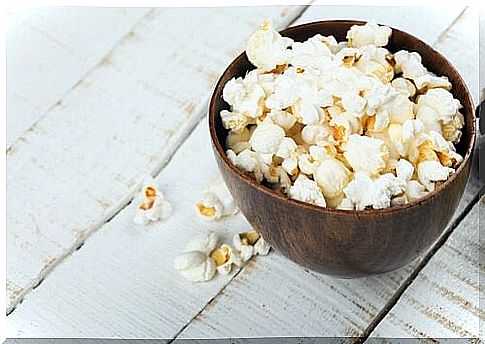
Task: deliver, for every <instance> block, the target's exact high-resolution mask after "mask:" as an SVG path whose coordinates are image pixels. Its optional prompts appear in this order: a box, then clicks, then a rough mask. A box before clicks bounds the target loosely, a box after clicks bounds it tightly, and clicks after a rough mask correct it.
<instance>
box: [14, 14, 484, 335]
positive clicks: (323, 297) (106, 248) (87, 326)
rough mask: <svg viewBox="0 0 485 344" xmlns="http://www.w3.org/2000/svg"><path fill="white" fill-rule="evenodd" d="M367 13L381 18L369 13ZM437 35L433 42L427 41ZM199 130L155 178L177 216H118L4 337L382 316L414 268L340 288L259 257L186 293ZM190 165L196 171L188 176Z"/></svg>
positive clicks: (285, 329)
mask: <svg viewBox="0 0 485 344" xmlns="http://www.w3.org/2000/svg"><path fill="white" fill-rule="evenodd" d="M345 9H346V10H347V9H348V8H345ZM384 10H385V11H386V13H389V15H390V16H391V15H394V17H395V18H396V19H395V20H394V21H396V23H397V24H399V18H400V16H399V14H401V17H403V18H404V17H405V16H404V15H402V13H400V12H399V11H397V10H396V11H395V12H393V11H388V8H385V9H381V11H384ZM312 11H313V8H310V10H308V11H307V12H306V13H305V14H304V15H303V17H302V18H301V20H305V18H308V17H309V16H311V15H312ZM328 11H330V9H327V10H326V11H325V12H328ZM459 12H460V11H458V13H459ZM321 13H322V12H319V14H318V15H319V17H318V19H321V17H320V15H321ZM340 13H342V10H340ZM360 13H361V14H362V13H363V12H360ZM393 13H394V14H393ZM424 13H426V12H424ZM458 13H457V14H458ZM362 15H364V14H362ZM366 15H367V18H368V17H370V16H374V15H376V16H377V15H379V16H385V14H382V13H381V14H379V13H378V11H375V9H372V8H370V10H369V12H368V13H367V14H366ZM307 16H308V17H307ZM444 17H445V18H447V17H446V16H444ZM435 18H440V16H431V15H430V16H429V20H435ZM316 19H317V18H316ZM453 19H454V18H451V19H450V20H449V21H446V20H443V23H440V25H441V26H440V27H441V28H442V29H443V30H444V29H445V28H446V27H447V26H449V24H450V23H451V21H452V20H453ZM412 23H413V25H414V24H415V23H416V22H415V21H413V22H412ZM397 24H396V26H397V27H399V26H398V25H397ZM399 25H401V24H399ZM402 25H405V21H404V20H403V23H402ZM408 25H411V23H409V24H408ZM426 27H427V28H429V26H426ZM248 30H251V29H248ZM413 30H418V28H414V29H413ZM424 30H425V28H423V29H421V31H424ZM433 30H434V26H433ZM411 32H412V31H411ZM440 33H441V32H437V33H436V34H433V35H430V37H431V36H432V37H431V38H430V39H429V40H428V41H429V42H433V40H436V39H437V37H438V36H439V34H440ZM433 37H434V38H433ZM234 55H235V54H234ZM234 55H233V56H234ZM229 60H230V58H229V59H228V61H226V62H224V63H226V64H227V63H228V62H229ZM224 66H225V65H222V66H220V68H221V70H220V71H222V68H223V67H224ZM204 126H205V122H203V123H201V124H200V125H199V127H198V128H197V130H196V131H195V132H193V134H192V135H191V136H190V137H189V139H188V141H187V142H186V143H185V144H184V146H182V147H181V148H180V150H179V151H178V152H177V154H176V155H175V156H174V157H173V159H172V161H171V162H170V164H169V165H168V166H167V167H166V168H165V169H164V170H163V171H162V174H161V175H160V178H159V180H161V181H162V183H163V185H164V190H165V189H166V190H167V198H168V199H169V200H170V201H171V202H172V203H173V204H174V210H175V212H174V217H173V218H171V219H170V220H169V221H167V222H163V223H158V224H155V225H153V226H151V227H148V228H146V229H140V228H137V227H135V226H134V225H133V224H132V223H131V217H132V215H133V208H132V206H131V205H130V206H129V207H128V208H125V209H124V210H122V211H121V212H120V213H119V214H118V215H117V216H116V217H115V218H114V219H113V220H112V221H110V222H109V223H108V224H106V225H105V226H103V227H102V228H101V230H100V231H98V232H97V233H96V235H93V236H91V237H90V238H89V239H88V240H87V241H86V243H85V244H84V246H83V247H82V248H81V249H80V250H79V251H77V252H76V253H75V254H73V255H72V257H69V258H68V259H66V260H65V261H64V262H63V263H62V264H60V265H59V266H57V268H56V269H54V270H53V271H51V273H50V274H49V275H48V277H47V278H46V279H45V281H44V282H43V283H42V284H41V285H40V286H39V287H38V288H36V289H35V290H33V291H32V292H31V293H30V294H29V295H28V297H27V298H26V299H25V301H24V302H23V303H22V305H20V306H19V307H18V308H17V309H16V310H15V311H14V312H13V313H11V314H10V316H8V318H7V322H8V323H7V326H8V329H9V334H8V335H9V336H23V337H31V336H42V335H44V336H50V337H56V336H65V337H69V336H73V335H74V336H78V337H83V336H97V337H107V336H118V337H119V336H126V337H132V338H133V337H136V336H142V337H144V338H146V337H156V338H160V337H162V338H170V337H173V336H175V335H176V334H177V333H179V332H180V331H183V332H182V336H181V337H192V338H193V337H207V336H209V337H215V336H216V337H223V336H228V335H229V336H232V335H234V334H242V335H244V334H246V335H249V336H258V335H261V336H268V335H271V334H275V335H282V334H284V333H289V335H297V334H298V333H301V334H302V335H303V336H311V335H312V334H320V335H326V336H330V335H332V334H335V335H338V336H343V335H345V334H350V335H356V334H359V333H362V331H363V329H365V328H366V327H367V326H368V325H369V323H370V322H371V321H372V319H374V318H375V315H376V314H377V313H379V312H380V311H382V309H385V307H386V305H387V304H388V302H389V300H390V299H392V297H393V296H394V294H395V291H396V289H397V288H398V287H399V286H400V285H401V283H402V282H403V280H404V279H405V277H406V276H408V275H409V274H410V273H411V272H412V270H413V268H414V267H415V266H416V265H417V263H418V262H415V263H414V264H411V265H409V266H408V267H406V268H405V269H402V270H400V271H396V272H394V273H391V274H388V275H385V278H384V276H380V277H373V278H366V279H359V280H338V279H333V278H330V277H324V276H322V275H318V274H314V273H310V272H307V271H305V270H304V269H302V268H300V267H298V266H296V265H295V264H293V263H289V262H288V260H286V259H284V258H282V257H280V256H278V255H276V254H270V255H269V256H267V257H256V259H255V260H254V261H252V262H251V263H250V264H249V265H248V266H246V267H245V268H244V270H243V271H241V272H240V273H239V274H238V275H237V276H236V277H235V278H234V279H232V280H231V278H232V277H233V276H229V277H223V278H219V277H220V276H219V277H218V278H217V279H215V280H214V281H211V282H209V283H206V284H200V285H198V284H197V285H192V284H187V282H186V281H184V280H182V279H181V278H180V277H179V276H178V275H177V273H176V272H175V271H174V270H173V269H172V268H171V262H172V261H171V258H172V257H173V255H174V254H175V252H178V250H179V249H180V247H182V246H183V244H184V243H185V242H186V240H187V239H188V238H189V237H190V236H191V235H193V233H195V231H198V230H201V229H202V228H212V227H211V226H208V225H206V224H203V223H200V222H199V221H198V220H196V217H195V215H194V213H192V214H190V212H191V207H192V204H193V203H194V202H195V201H196V200H197V195H198V194H199V192H200V191H201V188H202V186H203V185H204V183H206V181H208V180H210V179H212V178H215V177H216V175H217V172H216V166H215V162H214V160H213V158H212V155H211V152H210V149H209V141H208V139H209V138H208V135H207V127H205V128H204ZM184 152H185V153H184ZM190 159H192V160H193V161H194V166H195V167H194V168H190V169H188V168H187V165H188V163H187V161H192V160H190ZM172 166H173V167H172ZM479 187H480V186H479V185H477V184H476V183H474V182H472V183H470V184H469V185H468V187H467V191H466V193H465V195H464V197H463V199H462V201H461V203H460V206H459V209H458V212H457V213H456V214H455V216H458V215H460V214H462V213H463V212H464V210H465V208H466V205H468V204H469V203H470V202H471V201H472V200H473V199H474V197H475V195H476V194H477V192H478V189H479ZM246 226H247V223H246V222H245V221H244V220H243V219H242V218H241V217H240V216H238V217H236V218H234V219H231V220H230V221H224V222H222V223H220V224H217V225H216V228H215V229H218V230H221V231H222V232H224V231H227V233H229V232H232V231H234V230H240V229H246V228H247V227H246ZM231 281H232V282H231ZM229 282H231V283H230V284H228V283H229ZM217 295H219V296H217ZM178 300H183V302H178ZM192 318H194V320H192Z"/></svg>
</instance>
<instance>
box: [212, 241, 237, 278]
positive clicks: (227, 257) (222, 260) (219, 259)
mask: <svg viewBox="0 0 485 344" xmlns="http://www.w3.org/2000/svg"><path fill="white" fill-rule="evenodd" d="M210 256H211V258H212V259H214V262H215V263H216V269H217V272H219V273H220V274H223V275H227V274H229V273H230V272H231V270H232V265H233V264H234V265H236V266H242V263H243V262H242V259H241V257H240V255H239V253H237V252H236V251H235V250H233V249H232V247H231V246H230V245H228V244H222V245H221V247H219V248H216V249H215V250H214V251H212V252H211V254H210Z"/></svg>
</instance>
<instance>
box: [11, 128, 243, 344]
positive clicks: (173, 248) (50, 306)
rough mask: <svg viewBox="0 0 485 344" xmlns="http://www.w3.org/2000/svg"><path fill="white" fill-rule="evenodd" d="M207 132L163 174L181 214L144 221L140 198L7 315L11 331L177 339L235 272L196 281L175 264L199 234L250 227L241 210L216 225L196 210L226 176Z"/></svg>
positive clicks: (188, 145) (26, 334)
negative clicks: (138, 211) (136, 219)
mask: <svg viewBox="0 0 485 344" xmlns="http://www.w3.org/2000/svg"><path fill="white" fill-rule="evenodd" d="M207 133H208V128H207V121H205V120H204V121H202V122H201V123H200V124H199V125H198V127H197V128H196V130H195V131H194V132H193V133H192V135H191V136H190V137H189V138H188V139H187V140H186V141H185V142H184V144H183V145H182V146H181V147H180V149H179V150H178V151H177V153H176V154H175V155H174V157H173V158H172V161H171V163H170V164H169V165H168V166H167V167H166V168H164V169H163V170H162V172H161V174H160V175H159V176H158V178H157V180H158V181H159V182H160V183H161V185H162V190H163V192H164V195H165V196H166V198H167V200H168V201H169V202H170V203H171V204H172V206H173V215H172V216H171V217H170V218H169V219H168V220H167V221H164V222H155V223H153V224H151V225H149V226H146V227H143V226H137V225H135V224H134V223H133V216H134V214H135V207H136V205H135V204H130V205H129V206H128V207H126V208H125V209H123V211H121V212H120V213H119V214H118V215H117V216H116V217H114V218H113V220H111V221H110V222H109V223H107V224H106V225H104V226H103V227H102V229H100V230H99V231H98V232H97V233H96V235H93V236H91V237H90V238H88V239H87V241H86V242H85V244H84V246H83V247H82V248H81V249H79V250H78V251H76V252H75V253H74V254H73V255H72V256H71V257H69V258H67V259H65V260H64V261H63V262H62V263H61V264H59V265H58V266H57V267H56V268H55V269H54V270H53V271H51V272H50V273H49V275H48V276H47V277H46V279H45V280H44V281H43V283H42V284H41V285H40V286H39V287H37V288H35V289H34V290H32V291H31V292H30V293H29V294H28V295H27V296H26V298H25V300H24V301H23V302H22V304H20V305H18V307H17V309H15V311H13V312H12V313H11V314H10V315H9V316H8V317H7V320H8V330H9V332H8V334H7V336H8V337H52V338H56V337H96V338H103V337H123V338H172V337H174V336H175V334H176V333H177V332H178V331H179V330H180V329H181V328H182V327H183V326H185V325H186V324H187V323H189V322H190V320H191V319H192V318H193V317H194V316H195V315H196V314H197V313H198V312H199V310H200V309H202V308H203V307H204V306H205V305H206V304H207V302H208V301H209V300H210V299H212V298H213V297H215V296H216V295H217V294H218V293H219V292H220V290H221V289H222V288H223V287H224V286H225V285H226V284H227V283H228V282H229V281H230V280H231V278H232V277H233V276H230V275H229V276H224V275H216V277H215V279H213V280H211V281H210V282H206V283H192V282H189V281H187V280H185V279H184V278H183V277H182V276H181V275H180V274H179V272H178V271H176V270H175V269H174V268H173V267H172V264H173V259H174V257H175V256H176V255H177V254H179V253H180V252H182V250H183V248H184V246H185V245H186V243H187V242H188V241H189V239H190V238H191V237H193V236H194V235H195V234H196V233H201V232H202V231H205V230H214V231H217V232H218V233H220V235H221V239H227V240H228V239H229V238H230V237H231V235H230V233H235V232H237V231H245V230H247V229H248V228H249V224H248V223H247V222H246V220H245V219H244V217H243V216H242V215H240V214H239V215H237V216H234V217H230V218H227V219H224V220H222V221H220V222H214V223H208V222H206V221H204V220H202V219H200V218H199V215H198V214H197V213H196V210H195V204H196V203H197V202H198V201H200V197H201V196H202V192H203V189H204V187H205V186H206V185H207V184H208V183H210V182H212V181H213V180H214V179H217V178H218V176H219V173H218V170H217V166H216V163H215V161H214V158H213V155H212V151H211V147H210V142H209V137H208V135H207ZM187 166H190V168H187Z"/></svg>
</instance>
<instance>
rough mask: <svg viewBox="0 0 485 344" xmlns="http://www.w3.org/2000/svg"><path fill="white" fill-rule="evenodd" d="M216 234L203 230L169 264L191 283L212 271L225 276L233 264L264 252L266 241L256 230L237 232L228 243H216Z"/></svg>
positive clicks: (208, 278) (266, 251)
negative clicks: (231, 242) (231, 241)
mask: <svg viewBox="0 0 485 344" xmlns="http://www.w3.org/2000/svg"><path fill="white" fill-rule="evenodd" d="M218 240H219V239H218V236H217V234H216V233H214V232H206V233H204V234H199V235H197V236H195V237H194V238H192V239H191V240H190V241H189V242H188V243H187V245H186V247H185V250H184V252H183V253H181V254H179V255H178V256H176V257H175V259H174V262H173V266H174V268H175V269H176V270H178V271H179V272H180V273H181V274H182V276H183V277H185V278H186V279H188V280H189V281H193V282H204V281H208V280H210V279H212V278H213V277H214V275H215V274H216V272H218V273H220V274H223V275H227V274H229V273H230V272H231V271H232V267H233V265H236V266H237V267H242V266H243V265H244V263H245V262H247V261H248V260H249V259H251V257H252V256H254V255H256V254H259V255H267V254H268V253H269V250H270V246H269V245H268V243H267V242H266V241H265V240H264V239H263V238H262V237H261V235H260V234H259V233H258V232H256V231H249V232H244V233H238V234H236V235H235V236H234V238H233V245H234V247H232V246H231V245H229V244H222V245H220V246H217V242H218Z"/></svg>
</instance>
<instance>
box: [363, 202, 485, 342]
mask: <svg viewBox="0 0 485 344" xmlns="http://www.w3.org/2000/svg"><path fill="white" fill-rule="evenodd" d="M484 202H485V198H482V200H481V201H480V202H479V203H478V204H476V205H475V207H474V208H473V209H472V211H471V212H470V213H469V214H468V215H467V217H466V218H465V219H464V220H463V221H462V222H461V223H460V225H459V226H458V227H457V228H456V229H455V231H454V232H453V234H452V235H451V236H450V237H449V238H448V240H447V241H446V243H445V245H443V247H442V248H441V249H440V250H439V251H438V252H437V253H436V254H435V255H434V256H433V258H432V259H431V260H430V262H429V263H428V264H427V265H426V267H425V268H424V269H423V270H422V271H421V272H420V274H419V275H418V277H417V278H416V279H415V280H414V281H413V283H412V284H411V286H410V287H409V289H407V290H406V292H405V293H404V294H403V295H402V297H401V298H400V299H399V302H398V303H397V304H396V306H395V307H394V308H393V309H392V310H391V311H390V312H389V314H388V315H387V316H386V317H385V318H384V319H383V320H382V322H381V323H380V324H379V325H378V326H377V328H376V329H375V331H374V332H373V333H372V334H371V337H399V338H407V337H429V338H460V337H464V338H478V337H479V334H480V333H479V325H480V322H481V321H483V320H484V319H485V313H484V312H483V310H482V309H481V307H480V302H479V295H480V292H479V283H480V276H479V274H480V273H482V274H483V273H484V272H485V271H484V269H483V266H481V265H480V260H479V251H480V243H479V227H478V226H479V213H480V221H484V220H485V215H484V210H485V203H484Z"/></svg>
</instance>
